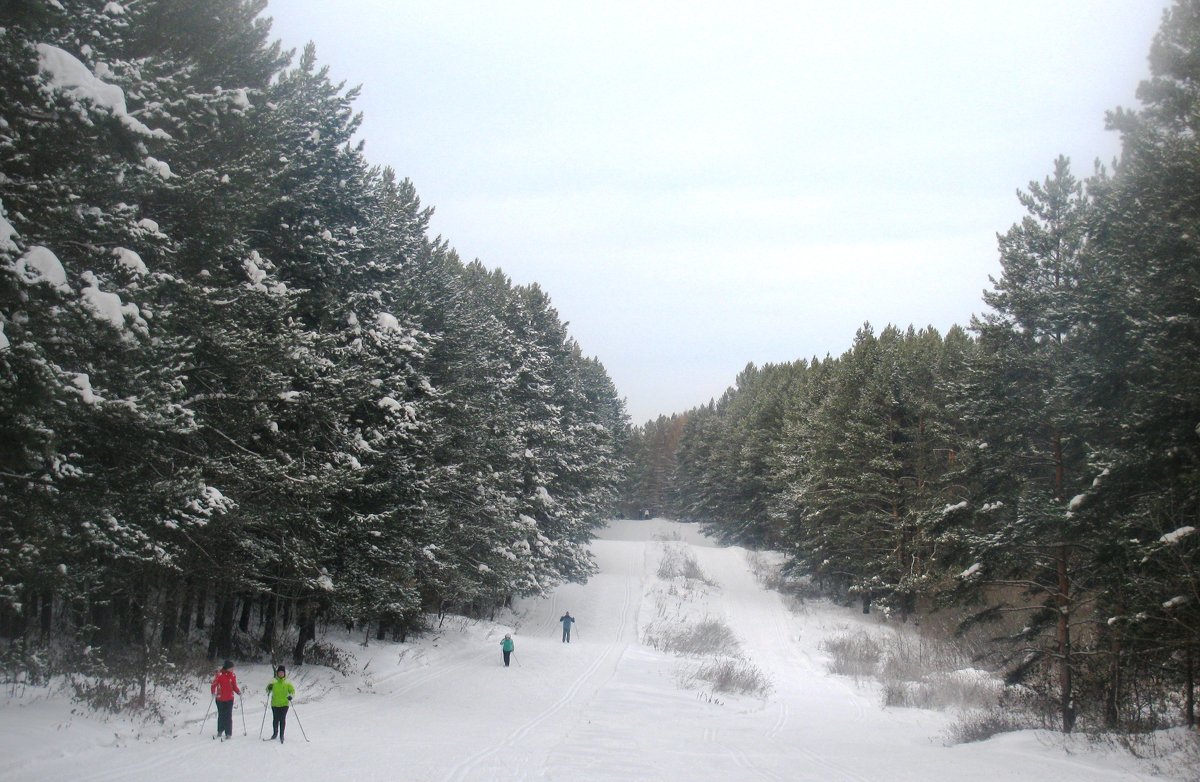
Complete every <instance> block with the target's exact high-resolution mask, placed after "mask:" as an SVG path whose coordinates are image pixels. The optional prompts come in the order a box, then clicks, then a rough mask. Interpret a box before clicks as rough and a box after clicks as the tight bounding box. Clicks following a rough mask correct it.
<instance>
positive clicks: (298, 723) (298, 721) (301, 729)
mask: <svg viewBox="0 0 1200 782" xmlns="http://www.w3.org/2000/svg"><path fill="white" fill-rule="evenodd" d="M292 714H295V715H296V724H297V725H299V726H300V735H301V736H303V737H304V740H305V741H308V734H307V733H305V732H304V723H303V722H301V721H300V712H298V711H296V704H294V703H293V704H292ZM308 743H309V744H311V743H312V742H311V741H309V742H308Z"/></svg>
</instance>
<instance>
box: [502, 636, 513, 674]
mask: <svg viewBox="0 0 1200 782" xmlns="http://www.w3.org/2000/svg"><path fill="white" fill-rule="evenodd" d="M515 648H516V645H515V644H513V639H512V636H511V635H509V634H508V633H505V634H504V639H503V640H502V641H500V651H501V652H504V667H505V668H507V667H508V658H509V657H511V656H512V653H513V649H515Z"/></svg>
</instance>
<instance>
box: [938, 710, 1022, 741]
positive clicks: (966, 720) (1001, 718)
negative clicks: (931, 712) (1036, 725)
mask: <svg viewBox="0 0 1200 782" xmlns="http://www.w3.org/2000/svg"><path fill="white" fill-rule="evenodd" d="M1025 727H1026V726H1025V725H1023V724H1022V723H1021V721H1020V720H1019V719H1017V717H1016V716H1015V715H1013V714H1010V713H1008V712H1006V711H1001V710H1000V709H987V710H976V711H969V712H967V713H965V714H963V715H962V716H961V717H959V718H958V719H957V720H956V721H955V722H954V723H953V724H952V725H950V727H949V728H947V730H946V735H947V738H948V739H949V740H950V743H951V744H970V743H972V742H975V741H987V740H988V739H990V738H991V737H992V736H996V735H999V734H1001V733H1011V732H1013V731H1016V730H1022V729H1024V728H1025Z"/></svg>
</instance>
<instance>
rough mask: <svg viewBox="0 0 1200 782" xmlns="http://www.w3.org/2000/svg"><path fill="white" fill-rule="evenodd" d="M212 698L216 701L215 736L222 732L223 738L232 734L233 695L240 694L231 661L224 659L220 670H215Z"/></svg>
mask: <svg viewBox="0 0 1200 782" xmlns="http://www.w3.org/2000/svg"><path fill="white" fill-rule="evenodd" d="M209 689H211V690H212V694H213V699H214V700H216V702H217V736H218V737H219V736H220V735H221V734H222V733H224V734H225V738H229V737H231V736H232V735H233V695H234V693H237V694H238V695H241V694H242V691H241V690H239V689H238V683H237V675H236V674H235V673H234V672H233V661H232V660H226V661H225V664H224V665H222V666H221V670H219V671H217V675H216V676H214V677H213V680H212V687H210V688H209Z"/></svg>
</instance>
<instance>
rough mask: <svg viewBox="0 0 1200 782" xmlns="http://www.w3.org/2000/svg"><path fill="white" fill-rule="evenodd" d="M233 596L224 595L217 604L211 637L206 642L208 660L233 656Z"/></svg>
mask: <svg viewBox="0 0 1200 782" xmlns="http://www.w3.org/2000/svg"><path fill="white" fill-rule="evenodd" d="M233 609H234V597H233V595H224V596H223V597H221V598H220V600H219V601H218V602H217V613H216V615H215V616H214V617H213V626H212V635H211V636H210V637H209V642H208V659H210V660H215V659H217V658H218V657H220V658H228V657H230V656H231V655H232V654H233V614H234V611H233Z"/></svg>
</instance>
